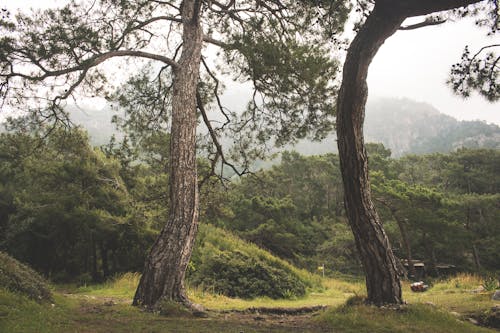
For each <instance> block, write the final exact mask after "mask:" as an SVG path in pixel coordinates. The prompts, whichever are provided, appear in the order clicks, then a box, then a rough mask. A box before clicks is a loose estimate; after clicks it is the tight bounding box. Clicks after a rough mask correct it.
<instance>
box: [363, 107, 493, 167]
mask: <svg viewBox="0 0 500 333" xmlns="http://www.w3.org/2000/svg"><path fill="white" fill-rule="evenodd" d="M364 133H365V138H366V142H381V143H383V144H384V146H386V147H389V148H390V149H391V151H392V153H393V157H398V156H401V155H404V154H408V153H413V154H424V153H434V152H442V153H445V152H449V151H454V150H456V149H458V148H462V147H464V148H492V149H500V127H499V126H497V125H494V124H487V123H486V122H482V121H478V120H476V121H458V120H456V119H455V118H453V117H450V116H447V115H445V114H442V113H440V112H439V111H438V110H437V109H436V108H434V107H433V106H432V105H430V104H427V103H421V102H416V101H413V100H410V99H407V98H403V99H394V98H377V99H372V100H370V101H369V102H368V105H367V112H366V119H365V127H364Z"/></svg>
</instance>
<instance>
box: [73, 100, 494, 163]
mask: <svg viewBox="0 0 500 333" xmlns="http://www.w3.org/2000/svg"><path fill="white" fill-rule="evenodd" d="M67 110H68V112H69V114H70V117H71V119H72V120H73V122H74V123H75V124H78V125H81V126H82V127H84V128H85V129H87V131H88V132H89V135H90V138H91V142H92V143H93V144H94V145H102V144H106V143H107V142H108V141H109V138H110V137H111V135H113V134H114V135H116V136H117V137H118V138H119V137H120V133H119V132H118V131H117V130H116V127H115V126H114V125H113V124H111V118H112V116H113V115H115V114H116V112H114V111H112V110H110V109H109V108H104V109H101V110H93V109H86V110H82V109H81V108H76V107H70V108H68V109H67ZM364 133H365V141H366V142H381V143H383V144H384V146H386V147H388V148H390V149H391V151H392V156H393V157H399V156H402V155H405V154H409V153H412V154H424V153H433V152H443V153H444V152H449V151H454V150H456V149H458V148H461V147H466V148H492V149H500V127H499V126H497V125H495V124H487V123H486V122H483V121H458V120H456V119H455V118H453V117H450V116H447V115H445V114H443V113H441V112H439V110H437V109H436V108H435V107H433V106H432V105H430V104H428V103H422V102H416V101H414V100H411V99H407V98H401V99H397V98H372V99H370V100H368V103H367V107H366V118H365V127H364ZM284 148H285V149H287V150H292V149H293V150H296V151H298V152H300V153H302V154H305V155H317V154H324V153H331V152H336V151H337V143H336V137H335V135H330V136H328V137H327V138H325V139H324V140H322V141H321V142H311V141H308V140H301V141H300V142H298V143H297V144H295V145H293V146H291V145H290V146H286V147H284Z"/></svg>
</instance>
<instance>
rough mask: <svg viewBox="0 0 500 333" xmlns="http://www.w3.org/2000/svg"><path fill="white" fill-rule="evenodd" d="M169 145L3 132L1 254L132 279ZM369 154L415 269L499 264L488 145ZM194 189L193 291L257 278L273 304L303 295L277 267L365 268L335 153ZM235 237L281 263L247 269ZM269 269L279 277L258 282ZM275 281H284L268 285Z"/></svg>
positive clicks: (58, 274) (58, 270)
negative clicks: (197, 226) (96, 143)
mask: <svg viewBox="0 0 500 333" xmlns="http://www.w3.org/2000/svg"><path fill="white" fill-rule="evenodd" d="M165 140H168V137H166V136H165V134H156V135H151V136H148V138H147V140H142V141H141V144H140V145H139V144H133V143H132V142H131V141H129V140H127V139H125V140H124V141H122V142H116V141H111V142H110V143H109V144H108V145H105V146H102V147H95V148H94V147H92V146H91V145H90V144H89V140H88V136H87V134H86V132H84V131H83V130H81V129H78V128H76V129H73V130H70V131H68V130H63V129H59V130H55V131H53V132H51V133H50V135H48V136H40V135H38V134H37V133H36V132H32V133H26V132H22V131H17V132H9V133H3V134H1V137H0V177H1V182H0V184H1V185H0V186H1V187H0V198H1V200H0V215H1V216H0V223H1V224H0V230H1V232H0V250H2V251H5V252H7V253H9V254H11V255H12V256H14V257H16V258H18V259H19V260H21V261H23V262H26V263H29V264H30V265H31V266H32V267H34V268H35V269H36V270H38V271H40V272H42V273H43V274H44V275H46V276H48V277H50V279H51V280H53V281H58V282H65V281H66V282H67V281H76V282H79V283H89V282H97V281H102V280H104V279H106V278H109V277H111V276H113V275H115V274H117V273H120V272H129V271H140V270H141V268H142V266H143V263H144V258H145V256H146V254H147V251H148V249H149V248H150V247H151V245H152V243H153V242H154V240H155V238H156V236H157V234H158V233H159V230H160V229H161V227H162V221H163V220H164V217H165V216H166V215H167V214H168V211H167V207H168V206H167V205H166V201H167V200H168V198H167V197H166V196H165V193H168V189H167V187H168V173H167V164H168V160H169V156H168V152H167V149H165V147H164V145H162V144H159V143H160V142H163V141H165ZM367 148H368V152H369V164H370V169H371V180H372V191H373V196H374V201H375V204H376V205H377V208H378V210H379V212H380V214H381V216H382V217H383V221H384V227H385V228H386V230H387V232H388V234H389V237H390V240H391V244H392V245H393V248H394V252H395V253H396V255H397V256H398V257H399V258H400V259H406V258H411V259H413V260H421V261H423V262H424V263H425V265H426V273H427V274H428V275H430V276H436V275H438V274H448V273H451V271H449V270H448V271H439V267H442V266H443V264H446V265H448V268H449V267H453V270H452V272H457V271H465V272H477V273H480V274H484V273H486V272H494V271H495V270H498V267H500V261H499V260H500V259H499V257H498V253H499V252H500V239H499V238H498V236H497V235H498V234H499V233H500V229H499V228H500V225H499V224H498V216H500V206H499V202H500V194H499V192H500V191H499V189H500V170H499V166H500V152H499V151H498V150H489V149H477V150H473V149H460V150H458V151H455V152H451V153H447V154H442V153H434V154H429V155H407V156H404V157H401V158H398V159H394V158H391V152H390V150H389V149H386V148H385V147H384V146H383V145H382V144H368V145H367ZM198 164H199V168H200V170H201V171H202V172H200V176H199V177H200V180H201V179H202V178H204V176H205V175H204V174H203V170H207V169H208V164H207V162H206V161H204V160H203V159H202V158H199V159H198ZM200 193H201V198H200V201H201V208H200V220H201V223H202V224H203V226H202V229H201V230H202V231H201V232H200V235H199V237H198V239H197V245H196V248H195V251H194V253H193V257H192V260H191V264H190V266H189V268H188V281H189V283H192V284H193V285H198V286H206V285H210V286H212V288H213V287H214V281H219V282H220V281H223V282H221V283H219V284H218V286H219V287H217V288H218V289H217V291H219V292H222V293H225V294H227V295H229V296H241V297H251V296H255V295H258V294H255V293H254V290H252V289H251V288H246V287H245V285H244V282H241V281H242V280H241V279H240V280H239V281H240V283H239V284H238V283H234V281H238V279H239V278H242V277H246V278H248V279H250V277H254V278H255V281H257V280H258V281H260V283H261V284H260V285H257V286H258V287H256V288H255V289H257V290H268V292H267V295H269V296H272V297H283V296H286V295H287V292H288V293H293V294H296V295H301V294H303V293H304V290H305V288H306V286H305V285H304V283H303V282H301V280H300V278H299V277H298V275H297V276H296V274H295V273H293V274H292V273H290V272H291V271H290V268H289V267H288V264H286V262H288V263H291V264H293V265H295V266H297V267H300V268H304V269H307V270H309V271H311V272H315V271H317V268H318V267H324V268H325V273H326V274H327V275H336V274H339V273H345V274H351V275H361V274H362V266H361V264H360V262H359V260H358V257H357V252H356V246H355V243H354V239H353V236H352V233H351V231H350V229H349V226H348V224H347V221H346V216H345V211H344V203H343V188H342V181H341V177H340V170H339V160H338V156H337V155H335V154H325V155H319V156H303V155H300V154H298V153H296V152H283V153H282V154H281V162H280V163H278V164H275V165H274V166H272V167H270V168H268V169H262V170H260V171H257V172H255V173H253V174H249V175H246V176H243V177H236V176H235V177H232V179H231V180H230V181H226V182H221V181H220V180H219V179H216V178H213V177H212V178H209V179H208V180H207V181H205V182H204V183H203V185H202V186H201V188H200ZM207 228H209V229H207ZM223 230H225V231H223ZM214 233H215V234H219V235H221V236H220V237H216V236H210V235H211V234H214ZM231 234H234V235H236V236H238V237H239V238H242V239H244V240H246V241H248V242H250V243H253V244H256V245H257V246H258V247H260V248H262V249H265V250H267V251H269V252H271V253H272V254H274V255H275V256H277V257H279V258H281V259H283V260H284V261H283V263H281V264H279V265H278V266H276V265H271V264H269V263H268V264H265V262H261V261H259V262H255V264H254V265H250V264H249V263H250V262H252V260H254V259H252V258H253V257H252V256H250V255H249V254H248V253H252V252H255V251H256V250H252V251H248V252H247V254H245V253H243V252H241V251H239V250H238V251H228V246H229V245H225V246H222V247H221V244H220V243H221V242H223V239H228V238H231V237H234V236H232V235H231ZM233 250H234V249H233ZM262 260H264V259H262ZM451 265H452V266H451ZM280 267H281V268H280ZM407 269H410V270H411V268H409V267H407ZM222 272H225V273H222ZM287 272H288V273H287ZM409 273H411V272H409ZM217 274H227V275H228V276H217ZM231 274H232V275H231ZM266 274H267V275H266ZM269 274H274V275H275V276H277V277H278V278H276V279H266V276H268V275H269ZM410 275H411V274H410ZM294 276H296V278H294ZM276 280H279V281H281V282H280V283H283V284H284V285H283V286H273V287H272V288H271V287H269V286H267V289H266V284H269V283H271V282H270V281H276ZM224 281H225V282H227V283H224ZM231 281H233V282H231ZM255 281H253V284H252V283H251V284H249V285H254V286H255V283H254V282H255ZM231 283H232V285H231ZM231 286H232V287H231ZM280 288H282V289H280ZM279 290H282V292H280V291H279ZM264 294H265V293H264Z"/></svg>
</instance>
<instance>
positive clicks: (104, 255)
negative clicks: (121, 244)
mask: <svg viewBox="0 0 500 333" xmlns="http://www.w3.org/2000/svg"><path fill="white" fill-rule="evenodd" d="M101 258H102V277H103V278H104V279H107V278H108V277H109V263H108V247H107V246H106V243H105V242H104V241H101Z"/></svg>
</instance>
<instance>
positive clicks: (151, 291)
mask: <svg viewBox="0 0 500 333" xmlns="http://www.w3.org/2000/svg"><path fill="white" fill-rule="evenodd" d="M199 10H200V1H196V0H185V1H183V6H182V23H183V47H182V54H181V57H180V60H179V66H178V67H177V68H175V70H174V81H173V82H174V86H173V96H172V128H171V141H170V154H171V161H170V184H169V185H170V210H169V218H168V221H167V224H166V225H165V227H164V228H163V230H162V231H161V234H160V236H159V237H158V239H157V240H156V242H155V243H154V245H153V247H152V249H151V252H150V254H149V256H148V258H147V259H146V263H145V266H144V271H143V274H142V277H141V280H140V283H139V286H138V288H137V291H136V294H135V297H134V302H133V304H134V305H140V306H144V307H147V308H150V309H153V308H155V307H157V306H158V305H159V303H160V302H161V301H164V300H165V301H174V302H180V303H182V304H184V305H185V306H188V307H194V304H192V303H191V302H190V301H189V300H188V298H187V296H186V293H185V287H184V276H185V272H186V268H187V265H188V263H189V260H190V257H191V252H192V249H193V244H194V240H195V236H196V233H197V229H198V185H197V181H198V180H197V172H196V89H197V85H198V78H199V67H200V61H201V48H202V38H203V33H202V29H201V25H200V22H199Z"/></svg>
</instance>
